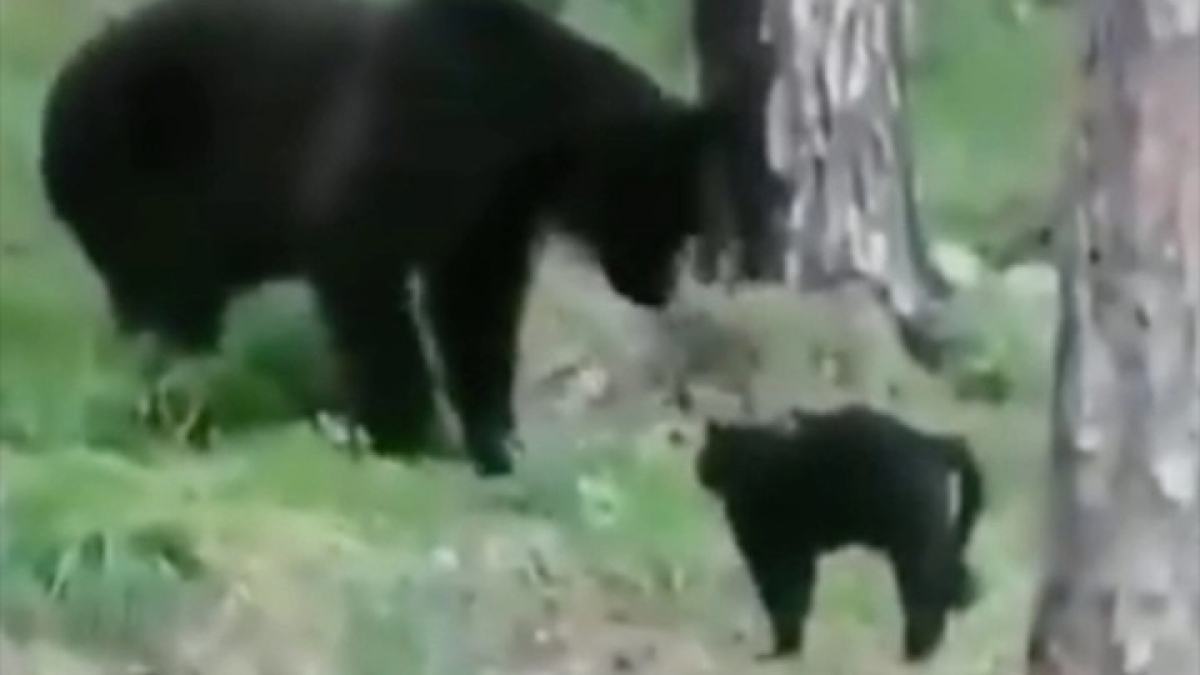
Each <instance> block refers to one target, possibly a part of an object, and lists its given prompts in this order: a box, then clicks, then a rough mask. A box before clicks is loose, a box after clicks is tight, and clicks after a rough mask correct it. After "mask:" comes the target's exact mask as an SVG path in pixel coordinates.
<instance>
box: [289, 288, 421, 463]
mask: <svg viewBox="0 0 1200 675" xmlns="http://www.w3.org/2000/svg"><path fill="white" fill-rule="evenodd" d="M313 285H314V286H315V290H316V295H317V298H318V302H319V303H320V306H321V310H322V312H323V314H324V316H325V318H326V321H327V322H328V323H329V328H330V332H331V334H332V337H333V342H334V348H335V349H336V350H337V351H338V354H339V357H340V359H341V362H342V371H343V377H345V378H346V380H347V384H348V385H349V386H348V387H347V388H348V390H349V393H350V397H351V405H352V409H353V413H354V417H355V418H356V421H358V422H359V423H361V424H362V425H363V426H364V427H365V428H366V430H367V433H368V434H369V435H370V437H371V442H372V446H373V449H374V450H375V452H377V453H378V454H381V455H392V456H408V457H412V456H415V455H418V454H421V453H423V452H425V451H427V450H429V445H430V444H431V443H432V442H433V434H432V433H431V432H432V431H433V425H434V424H435V423H436V415H435V412H436V409H435V407H434V398H433V380H432V377H431V376H430V371H429V366H428V364H427V363H426V361H425V357H424V354H423V353H422V351H421V342H420V336H419V334H418V333H417V324H416V322H415V320H414V316H413V309H412V301H411V298H410V297H409V296H408V294H407V293H406V292H405V289H404V286H403V284H401V283H397V282H396V277H395V275H393V274H391V273H386V274H374V275H373V274H370V273H369V271H368V270H361V269H351V270H347V271H344V272H337V271H330V272H325V273H321V274H318V275H316V278H315V279H314V280H313Z"/></svg>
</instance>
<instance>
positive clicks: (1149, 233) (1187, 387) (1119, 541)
mask: <svg viewBox="0 0 1200 675" xmlns="http://www.w3.org/2000/svg"><path fill="white" fill-rule="evenodd" d="M1080 9H1081V11H1083V12H1085V13H1086V16H1087V19H1088V24H1087V51H1086V55H1085V57H1084V58H1083V76H1084V79H1085V85H1086V89H1085V96H1086V99H1085V109H1084V111H1083V115H1082V119H1081V120H1080V125H1079V131H1078V134H1077V138H1076V139H1075V143H1074V144H1073V152H1074V156H1073V157H1072V162H1073V163H1074V166H1073V170H1074V171H1076V172H1078V173H1077V175H1076V176H1073V179H1077V180H1068V181H1066V182H1067V183H1069V184H1073V185H1076V186H1077V187H1078V192H1077V194H1076V197H1077V199H1075V200H1074V206H1073V207H1072V209H1071V215H1072V219H1071V221H1070V222H1069V223H1065V224H1064V225H1063V226H1062V227H1060V228H1058V229H1059V232H1058V235H1059V236H1057V241H1056V245H1057V247H1058V255H1059V264H1060V279H1061V282H1060V288H1061V293H1062V299H1063V301H1062V303H1061V304H1062V315H1061V317H1060V324H1059V333H1058V351H1057V355H1056V364H1055V367H1056V372H1055V378H1056V392H1055V407H1054V419H1053V421H1054V425H1053V426H1054V431H1053V438H1052V443H1053V448H1052V453H1051V456H1052V467H1051V476H1052V479H1051V482H1052V485H1051V490H1052V492H1051V499H1050V502H1051V503H1050V514H1049V527H1048V533H1047V534H1048V535H1049V536H1048V543H1049V545H1048V561H1047V563H1048V566H1047V570H1046V574H1045V578H1044V581H1043V584H1042V590H1041V595H1040V599H1039V602H1038V606H1037V612H1036V615H1035V621H1034V626H1033V628H1032V631H1031V635H1030V643H1029V645H1030V648H1029V672H1030V673H1031V674H1033V675H1193V674H1196V673H1200V502H1198V493H1200V34H1198V28H1200V3H1197V0H1093V2H1091V3H1088V4H1087V5H1085V6H1084V7H1081V8H1080Z"/></svg>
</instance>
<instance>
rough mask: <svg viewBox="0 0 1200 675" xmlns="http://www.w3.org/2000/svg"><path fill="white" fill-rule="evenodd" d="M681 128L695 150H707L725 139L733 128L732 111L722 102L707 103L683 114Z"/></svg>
mask: <svg viewBox="0 0 1200 675" xmlns="http://www.w3.org/2000/svg"><path fill="white" fill-rule="evenodd" d="M681 122H682V124H681V127H682V129H683V130H684V133H685V134H686V136H687V138H688V140H689V141H690V142H691V143H692V144H693V145H694V147H697V148H701V149H704V148H708V147H710V146H711V145H712V144H714V143H717V142H719V141H720V140H721V139H723V138H725V137H727V136H728V135H729V133H730V130H731V129H732V128H733V123H734V111H733V109H732V107H730V106H729V105H727V104H725V103H722V102H712V103H707V104H704V105H702V106H699V107H696V108H691V109H689V110H687V111H686V112H684V113H683V119H682V120H681Z"/></svg>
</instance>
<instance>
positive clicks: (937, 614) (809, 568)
mask: <svg viewBox="0 0 1200 675" xmlns="http://www.w3.org/2000/svg"><path fill="white" fill-rule="evenodd" d="M791 422H792V424H791V427H790V428H779V427H775V426H767V425H762V426H760V425H750V424H741V423H715V422H710V423H709V424H708V429H707V438H706V440H705V441H704V445H703V446H702V447H701V450H700V452H699V454H698V455H697V459H696V470H697V475H698V478H699V481H700V482H701V484H702V485H704V486H705V487H706V488H707V489H709V490H711V491H712V492H714V493H715V494H717V495H718V496H719V497H720V499H721V500H722V502H723V504H724V508H725V514H726V516H727V519H728V522H729V525H730V527H731V530H732V533H733V537H734V541H735V543H736V544H737V547H738V549H739V551H740V553H741V555H742V558H743V560H744V561H745V563H746V565H747V567H748V569H749V572H750V576H751V578H752V579H753V581H754V584H755V587H756V589H757V591H758V594H759V598H760V600H761V602H762V604H763V606H764V608H765V609H766V612H767V616H768V617H769V619H770V622H771V628H772V632H773V633H774V635H773V637H774V645H773V651H772V652H771V653H770V654H768V655H767V656H768V657H770V658H774V657H782V656H786V655H789V654H795V653H798V652H799V651H800V649H801V648H802V645H803V631H804V621H805V619H806V617H807V615H808V612H809V608H810V603H811V599H812V589H813V585H814V583H815V582H816V564H817V559H818V557H819V556H820V555H821V554H823V553H826V552H829V551H834V550H837V549H839V548H841V547H843V546H847V545H853V544H859V545H865V546H867V547H870V548H872V549H875V550H879V551H882V552H883V553H884V554H885V555H887V556H888V558H889V560H890V562H891V566H892V570H893V572H894V574H895V577H896V582H897V586H898V587H899V592H900V599H901V604H902V605H903V608H904V615H905V630H904V656H905V658H906V660H909V661H920V660H924V659H926V658H928V657H929V656H930V655H931V654H932V653H933V652H934V651H935V650H936V649H937V647H938V645H939V644H940V643H941V641H942V638H943V635H944V632H945V625H946V615H947V613H948V612H950V611H960V610H963V609H966V608H967V607H969V606H970V605H971V604H972V603H973V602H974V601H975V597H976V594H977V589H976V580H975V578H974V575H973V572H972V571H971V569H970V568H969V567H968V565H967V563H966V561H965V557H964V556H965V552H966V549H967V546H968V544H969V542H970V539H971V534H972V531H973V529H974V527H975V521H976V519H977V518H978V516H979V514H980V513H981V512H982V510H983V508H984V485H983V479H982V476H981V474H980V470H979V467H978V466H977V465H976V463H975V460H974V458H973V457H972V456H971V453H970V451H969V449H968V447H967V444H966V441H965V440H964V439H962V438H961V437H958V436H942V435H936V434H930V433H927V432H924V431H921V430H918V429H915V428H913V427H911V426H909V425H908V424H906V423H904V422H902V421H900V420H898V419H896V418H894V417H891V416H890V415H888V414H886V413H883V412H879V411H876V410H873V409H871V408H868V407H865V406H861V405H849V406H845V407H843V408H839V409H835V410H832V411H829V412H813V411H796V412H795V413H794V414H793V415H792V418H791ZM951 474H957V475H958V477H959V479H960V481H959V486H960V487H959V495H960V500H959V501H960V504H959V506H958V508H957V514H954V513H953V512H952V509H951V500H950V495H949V490H948V481H947V478H948V477H949V476H950V475H951Z"/></svg>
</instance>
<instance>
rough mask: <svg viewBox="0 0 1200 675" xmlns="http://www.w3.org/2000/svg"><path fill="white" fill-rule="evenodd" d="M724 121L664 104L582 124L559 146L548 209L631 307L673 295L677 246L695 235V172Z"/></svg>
mask: <svg viewBox="0 0 1200 675" xmlns="http://www.w3.org/2000/svg"><path fill="white" fill-rule="evenodd" d="M725 120H726V114H725V112H724V111H723V110H719V109H715V108H714V109H690V108H686V107H684V106H682V105H670V106H664V108H659V109H658V110H656V111H653V112H645V113H642V114H640V115H636V116H633V115H631V116H627V117H622V118H619V119H608V120H605V121H602V122H594V123H591V124H589V125H587V126H585V127H583V128H582V129H579V130H578V131H577V132H576V133H575V134H573V135H572V137H571V138H570V139H569V141H568V142H567V143H565V144H564V146H563V147H564V148H565V149H566V150H567V152H566V155H565V156H562V155H560V158H561V159H563V160H565V161H564V162H563V163H556V171H558V172H559V174H558V175H557V176H556V180H557V181H559V182H558V185H559V186H560V190H559V191H558V198H557V199H556V200H555V201H556V204H555V206H556V207H557V208H555V209H554V210H555V211H556V214H555V215H557V216H558V217H559V218H561V220H562V221H563V222H562V225H563V226H564V227H565V228H566V229H567V230H568V231H569V232H571V233H572V234H574V235H576V236H578V237H579V238H580V239H582V240H583V241H584V242H585V243H586V244H588V245H589V247H590V248H591V249H592V251H593V253H594V254H595V256H596V257H597V259H598V262H599V263H600V266H601V268H602V269H603V271H604V274H605V276H606V277H607V278H608V281H609V284H610V285H611V286H612V287H613V289H615V290H616V291H617V292H618V293H620V294H621V295H623V296H625V297H626V298H628V299H629V300H630V301H632V302H634V303H635V304H638V305H641V306H643V307H650V308H658V307H661V306H663V305H664V304H666V303H667V301H668V300H670V298H671V296H672V294H673V291H674V287H675V281H676V277H677V271H678V265H677V263H678V261H679V258H680V253H681V251H682V250H683V247H684V244H685V243H686V242H687V240H688V238H689V237H690V236H692V235H694V234H697V233H698V232H699V228H700V225H699V224H700V217H701V215H702V214H701V208H702V202H703V200H704V192H703V188H702V185H703V178H702V176H703V175H704V172H705V171H706V170H707V167H708V166H710V164H709V162H710V160H711V158H712V157H713V154H714V153H713V150H714V149H715V147H716V143H717V141H718V139H719V138H721V137H722V136H723V134H722V133H721V132H722V130H723V129H724V128H725V127H724V124H725Z"/></svg>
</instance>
